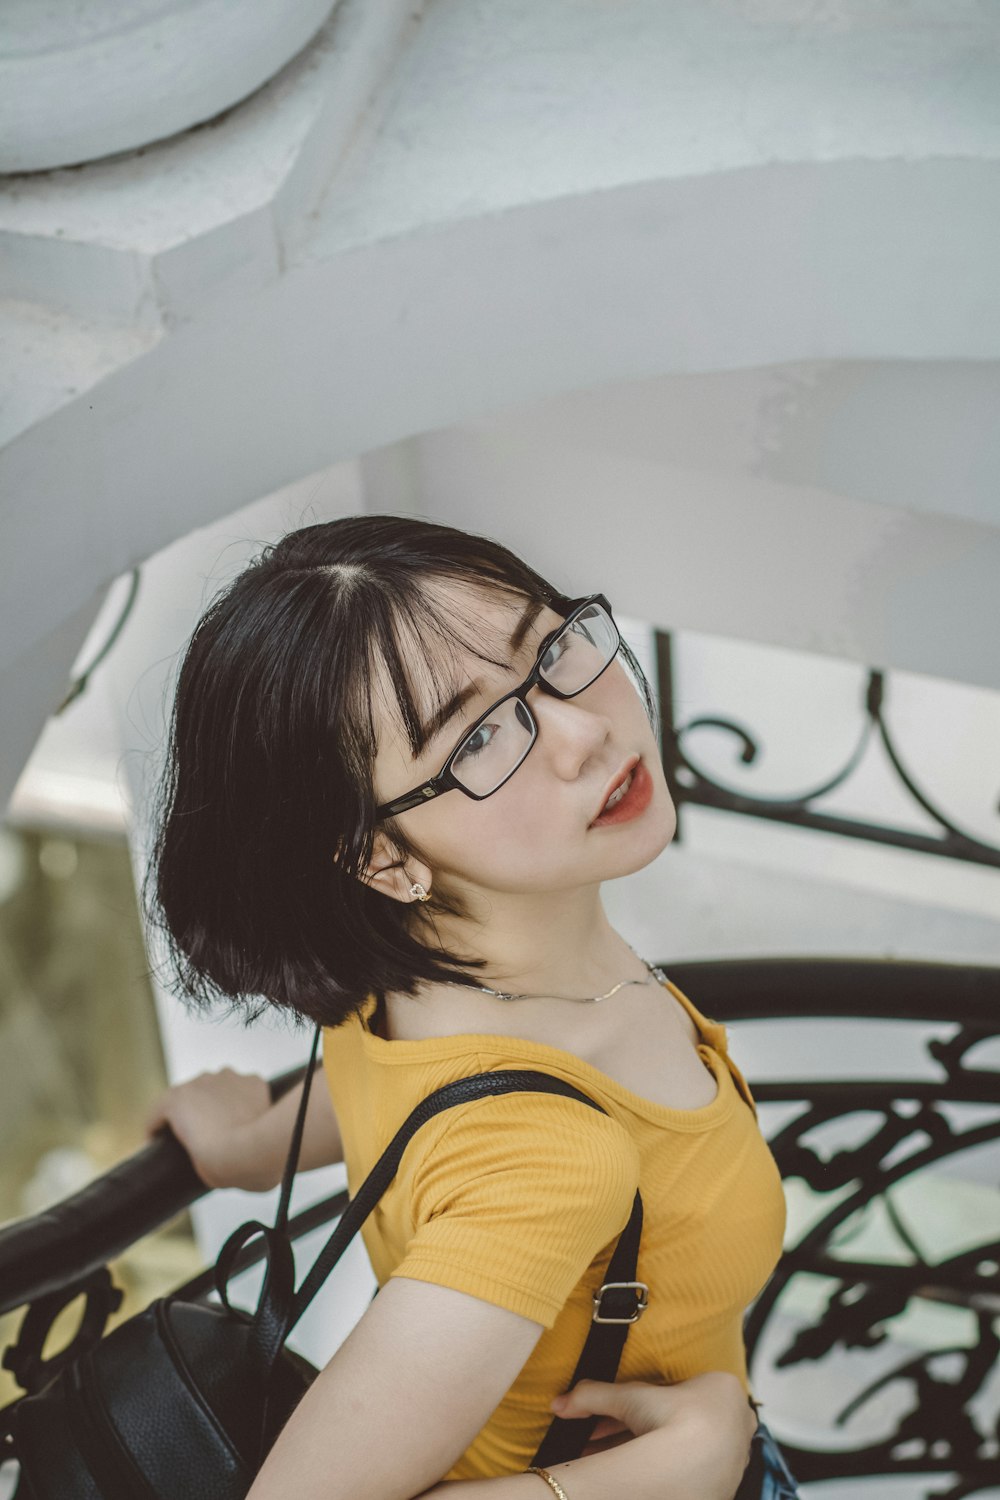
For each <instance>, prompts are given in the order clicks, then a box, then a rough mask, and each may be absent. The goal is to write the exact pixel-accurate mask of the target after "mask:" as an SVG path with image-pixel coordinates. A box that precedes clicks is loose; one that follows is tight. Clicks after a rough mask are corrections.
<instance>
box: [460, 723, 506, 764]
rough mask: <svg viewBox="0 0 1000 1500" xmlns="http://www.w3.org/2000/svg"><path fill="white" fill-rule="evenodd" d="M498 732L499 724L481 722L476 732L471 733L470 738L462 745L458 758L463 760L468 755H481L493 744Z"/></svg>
mask: <svg viewBox="0 0 1000 1500" xmlns="http://www.w3.org/2000/svg"><path fill="white" fill-rule="evenodd" d="M496 732H497V726H496V725H495V724H480V726H479V728H478V729H477V730H476V731H475V733H474V734H470V736H469V738H468V739H467V740H466V742H465V744H464V745H463V746H462V750H461V753H460V755H459V757H458V759H459V760H460V761H462V760H465V759H466V758H467V757H472V756H476V755H481V754H482V752H483V751H484V750H485V749H486V748H487V747H488V746H489V745H490V744H491V742H492V740H493V737H494V736H495V734H496Z"/></svg>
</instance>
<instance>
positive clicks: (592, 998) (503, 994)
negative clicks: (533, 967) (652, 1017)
mask: <svg viewBox="0 0 1000 1500" xmlns="http://www.w3.org/2000/svg"><path fill="white" fill-rule="evenodd" d="M625 943H626V946H627V947H628V948H629V949H631V951H632V952H633V953H635V949H634V948H633V947H632V944H631V943H630V942H629V941H628V939H627V938H626V939H625ZM635 956H636V958H637V959H638V960H639V962H640V963H643V964H645V965H646V968H647V969H648V970H649V973H648V974H647V975H646V977H645V978H644V979H620V980H619V981H618V983H617V984H616V985H613V986H612V987H611V989H610V990H608V992H607V994H604V995H583V996H579V995H516V994H512V993H510V992H509V991H507V990H491V989H490V987H489V985H487V984H477V985H476V989H477V990H482V991H483V993H484V994H485V995H492V996H493V997H494V999H496V1000H572V1001H573V1002H574V1003H575V1004H577V1005H594V1004H596V1003H597V1001H599V1000H610V999H611V996H612V995H617V993H618V991H619V990H621V989H624V988H625V986H626V985H628V984H652V983H654V981H655V982H656V983H658V984H666V983H667V976H666V974H664V972H663V970H662V969H661V968H660V967H659V965H658V964H651V963H650V962H649V960H648V959H646V958H643V957H642V955H641V954H640V953H635Z"/></svg>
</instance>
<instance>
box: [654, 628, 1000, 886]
mask: <svg viewBox="0 0 1000 1500" xmlns="http://www.w3.org/2000/svg"><path fill="white" fill-rule="evenodd" d="M654 646H655V653H656V685H657V696H658V700H659V709H660V721H661V722H660V752H661V756H662V759H663V768H664V771H665V773H666V777H667V784H668V785H669V787H670V792H671V796H672V798H673V801H674V805H675V806H676V808H677V813H678V817H677V832H676V834H675V842H676V843H680V842H682V841H683V816H682V813H681V807H682V805H683V804H684V803H686V802H688V803H692V804H694V805H696V806H701V807H713V808H715V809H717V810H718V811H721V812H727V813H736V814H738V815H741V816H745V817H753V818H765V819H767V820H768V821H770V822H774V823H788V824H791V825H792V826H794V827H796V828H813V829H816V830H817V831H818V832H820V833H832V834H838V835H840V836H841V837H843V838H853V839H865V840H867V841H868V842H869V843H875V844H891V845H893V846H895V847H896V848H899V849H910V850H912V851H914V852H915V853H919V854H937V855H943V856H944V857H945V858H947V859H959V860H965V861H967V862H969V863H971V864H981V865H992V866H993V867H994V868H1000V849H998V848H996V847H994V846H993V845H991V844H987V843H985V842H983V841H982V840H981V839H977V838H974V837H973V836H972V835H971V834H968V833H964V832H963V831H962V830H961V829H960V828H958V827H956V825H955V824H954V823H953V822H952V821H951V819H950V818H948V817H947V816H946V815H945V814H944V813H943V812H941V810H940V808H938V807H936V806H935V805H934V803H933V802H932V801H931V799H930V796H929V795H928V794H927V793H926V792H925V791H922V790H921V788H920V787H919V786H918V785H917V782H916V779H915V777H914V776H913V774H912V772H910V771H908V770H907V769H906V766H905V765H904V763H903V755H902V751H901V750H900V749H899V748H898V746H897V745H896V743H895V740H894V737H893V734H892V731H891V729H890V726H889V723H888V721H887V719H886V715H885V702H886V696H887V691H888V689H887V678H886V674H885V673H884V672H881V671H879V670H878V669H877V668H872V669H871V670H870V671H869V673H868V682H867V686H866V689H865V698H864V713H863V716H862V719H861V722H860V725H859V731H858V741H857V744H856V746H855V748H854V750H853V752H852V753H851V755H850V756H849V757H848V760H847V763H846V764H845V765H844V766H843V767H842V768H841V769H840V770H839V771H838V772H837V774H836V775H835V776H830V777H827V778H826V779H825V780H824V781H823V782H821V783H820V784H819V785H818V786H813V787H811V788H809V789H808V790H807V791H804V792H797V793H795V794H794V795H793V796H787V797H762V796H760V795H754V794H753V793H752V792H750V791H741V790H737V789H736V788H735V787H727V786H723V785H721V784H720V783H719V782H718V781H716V780H715V779H714V778H713V777H712V776H710V775H709V774H708V772H707V771H706V770H705V769H704V768H703V767H702V766H699V764H698V762H697V759H696V758H695V757H694V755H693V753H692V751H691V750H690V749H689V748H688V743H689V741H690V739H691V737H692V736H693V734H694V732H695V731H696V730H698V729H705V728H713V729H722V730H725V731H727V732H728V733H729V734H731V735H733V737H734V739H735V740H737V741H738V742H739V745H740V756H739V758H740V760H741V762H742V763H743V764H744V765H751V764H752V763H753V762H754V761H755V760H756V759H757V752H758V747H757V742H756V740H755V739H754V738H753V735H752V734H751V733H750V732H749V731H748V730H746V729H744V728H743V726H742V725H740V724H737V723H735V722H734V721H733V720H732V719H726V718H721V717H718V716H716V715H711V716H709V715H699V716H698V717H697V718H694V719H689V720H688V721H687V722H686V723H683V724H678V722H677V719H676V705H675V695H674V677H675V673H674V663H673V639H672V636H671V634H670V632H669V631H665V630H658V631H655V632H654ZM876 735H877V736H878V738H879V739H880V740H881V743H882V748H883V749H884V751H885V754H886V757H887V759H888V760H889V762H890V764H891V765H892V767H893V769H894V771H895V772H896V775H897V777H898V778H899V781H900V783H901V784H902V786H903V787H904V788H905V790H906V792H907V793H908V794H909V796H910V798H911V799H912V800H913V801H914V802H915V803H916V804H917V806H918V807H920V808H922V810H923V811H924V812H925V813H927V814H929V815H930V817H931V818H933V820H934V821H935V823H937V825H938V827H939V828H940V829H941V833H940V834H939V835H931V834H923V833H914V832H912V831H911V830H909V829H905V828H893V827H891V826H890V825H888V824H882V823H869V822H866V821H865V820H863V819H860V818H847V817H844V816H842V815H839V814H834V813H829V812H824V811H823V809H822V805H821V804H822V799H823V798H824V797H825V796H826V795H827V793H829V792H832V791H834V789H835V788H837V787H843V786H844V785H845V784H846V783H847V781H848V780H849V779H850V777H851V775H852V773H853V772H854V771H855V770H856V769H857V767H858V766H859V765H860V763H861V761H862V759H863V758H864V755H865V752H866V750H867V749H868V746H869V744H870V742H871V741H872V739H873V738H874V737H875V736H876Z"/></svg>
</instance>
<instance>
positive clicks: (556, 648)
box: [541, 633, 569, 672]
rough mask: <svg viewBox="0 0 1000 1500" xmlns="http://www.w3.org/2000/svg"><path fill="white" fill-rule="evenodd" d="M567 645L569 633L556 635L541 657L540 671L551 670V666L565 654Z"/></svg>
mask: <svg viewBox="0 0 1000 1500" xmlns="http://www.w3.org/2000/svg"><path fill="white" fill-rule="evenodd" d="M568 647H569V634H568V633H567V634H566V635H561V636H558V637H557V638H556V639H555V640H554V641H553V642H552V644H551V646H550V647H549V648H548V650H547V651H546V653H545V655H544V656H543V657H542V667H541V669H542V671H543V672H551V670H552V668H553V667H554V666H556V665H557V663H558V662H560V661H561V660H562V658H563V657H564V656H565V655H566V652H567V649H568ZM553 653H555V654H553Z"/></svg>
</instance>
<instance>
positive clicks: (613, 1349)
mask: <svg viewBox="0 0 1000 1500" xmlns="http://www.w3.org/2000/svg"><path fill="white" fill-rule="evenodd" d="M319 1033H320V1027H317V1028H316V1037H315V1039H314V1042H313V1049H312V1055H311V1057H310V1060H309V1064H308V1071H307V1074H306V1082H305V1087H304V1088H303V1091H302V1100H301V1103H300V1105H299V1114H298V1117H297V1119H296V1123H295V1129H294V1131H293V1137H292V1149H291V1151H290V1152H289V1156H288V1161H287V1162H286V1165H285V1174H284V1177H283V1180H282V1191H281V1200H280V1207H279V1213H278V1224H277V1226H276V1227H279V1228H282V1229H283V1227H284V1214H283V1210H287V1203H288V1196H289V1193H290V1191H291V1180H292V1177H293V1176H294V1173H295V1168H296V1165H297V1164H298V1155H299V1147H300V1145H301V1137H302V1124H303V1122H304V1119H305V1107H306V1100H307V1098H308V1093H309V1087H310V1084H311V1081H312V1073H313V1065H314V1061H315V1056H316V1049H317V1046H318V1041H319ZM514 1093H548V1094H561V1095H563V1096H564V1097H566V1098H570V1099H578V1100H580V1102H581V1103H583V1104H588V1105H590V1107H591V1108H592V1109H596V1110H599V1111H600V1113H601V1114H607V1110H605V1109H604V1108H602V1106H601V1105H600V1104H598V1103H597V1102H596V1101H595V1100H593V1099H591V1098H590V1096H589V1095H588V1094H585V1093H584V1092H583V1091H582V1090H581V1089H578V1088H576V1087H575V1086H574V1085H573V1084H571V1083H567V1082H566V1081H565V1080H564V1079H562V1078H556V1077H554V1076H553V1075H552V1074H550V1073H544V1072H541V1071H539V1070H536V1069H533V1068H506V1069H500V1070H498V1071H496V1072H491V1073H476V1074H473V1075H472V1076H471V1077H469V1078H460V1079H458V1080H457V1081H456V1082H454V1083H447V1084H445V1085H444V1086H443V1087H442V1088H439V1089H436V1090H435V1091H434V1093H433V1094H429V1095H428V1096H427V1098H426V1099H422V1100H421V1102H420V1103H419V1104H418V1105H417V1106H416V1107H415V1108H414V1109H413V1110H412V1111H411V1113H410V1114H409V1115H408V1116H407V1118H406V1119H405V1120H404V1122H403V1124H402V1125H401V1126H400V1128H399V1130H398V1131H397V1132H396V1134H395V1136H394V1137H393V1139H392V1140H391V1141H390V1142H389V1144H388V1146H386V1148H385V1150H384V1151H383V1152H382V1155H381V1156H380V1157H379V1159H378V1161H377V1162H376V1163H375V1165H374V1167H373V1168H372V1170H371V1171H370V1172H369V1174H368V1176H367V1177H366V1178H365V1180H364V1182H363V1183H362V1184H361V1186H360V1187H359V1188H358V1190H357V1192H356V1193H355V1195H354V1197H353V1198H352V1199H351V1200H350V1202H349V1203H348V1205H347V1207H346V1208H345V1209H344V1212H343V1214H342V1215H341V1217H340V1220H339V1222H338V1224H337V1227H336V1228H335V1229H334V1231H333V1233H332V1234H331V1236H330V1238H329V1239H328V1240H327V1242H326V1244H325V1245H324V1246H323V1249H322V1250H321V1251H320V1253H319V1255H318V1256H317V1257H316V1260H315V1261H314V1262H313V1265H312V1267H311V1268H310V1270H309V1271H308V1272H307V1274H306V1275H305V1277H304V1278H303V1280H302V1283H301V1285H300V1286H299V1288H298V1290H297V1291H296V1292H295V1293H294V1295H293V1297H292V1298H291V1302H290V1305H289V1304H288V1303H287V1301H286V1299H285V1297H283V1296H282V1295H281V1293H280V1284H279V1283H278V1282H277V1281H275V1282H273V1283H272V1279H271V1278H270V1277H268V1278H267V1282H266V1283H265V1286H264V1288H263V1291H262V1294H261V1299H260V1304H259V1306H258V1309H257V1314H256V1316H255V1332H256V1334H257V1337H258V1341H259V1343H260V1354H261V1357H262V1358H263V1359H264V1361H265V1364H266V1366H267V1368H270V1367H271V1365H272V1364H273V1362H274V1360H275V1359H276V1358H277V1355H278V1352H279V1351H280V1349H281V1346H282V1344H284V1342H285V1340H286V1338H287V1337H288V1335H289V1334H290V1333H291V1331H292V1329H293V1328H294V1327H295V1325H296V1323H297V1322H298V1321H299V1319H300V1318H301V1317H302V1314H303V1313H304V1312H305V1310H306V1308H307V1307H308V1306H309V1303H310V1302H311V1301H312V1299H313V1298H314V1297H315V1295H316V1293H317V1292H318V1290H319V1288H320V1287H321V1286H322V1284H323V1282H324V1281H325V1280H326V1278H327V1276H329V1274H330V1272H331V1271H332V1270H333V1268H334V1266H335V1265H336V1264H337V1262H338V1260H339V1259H340V1257H341V1256H342V1255H343V1253H344V1251H345V1250H346V1249H347V1246H348V1245H349V1244H350V1242H351V1240H352V1239H353V1238H354V1236H355V1235H356V1234H357V1232H358V1230H359V1229H360V1228H361V1226H362V1224H363V1223H364V1222H365V1220H366V1219H367V1218H368V1215H369V1214H370V1213H371V1211H372V1209H373V1208H374V1207H375V1205H376V1203H377V1202H378V1201H379V1199H380V1198H381V1196H382V1194H383V1193H384V1192H385V1190H386V1188H387V1187H388V1186H389V1184H390V1182H391V1181H392V1179H393V1178H394V1177H395V1175H396V1171H397V1169H398V1167H399V1163H400V1160H401V1159H402V1155H403V1152H404V1150H405V1149H406V1146H407V1145H408V1144H409V1142H410V1140H411V1139H412V1138H413V1136H414V1135H415V1134H416V1132H417V1131H418V1130H419V1129H420V1127H421V1125H423V1124H425V1123H426V1122H427V1121H428V1120H429V1119H431V1118H433V1116H434V1115H437V1114H440V1113H441V1111H442V1110H445V1109H452V1108H453V1107H454V1106H455V1105H456V1104H464V1103H466V1102H468V1101H469V1100H471V1099H482V1098H486V1097H489V1096H492V1095H500V1094H514ZM641 1235H642V1199H641V1197H640V1195H639V1192H638V1189H637V1190H636V1194H635V1200H634V1202H633V1204H632V1213H631V1216H630V1218H629V1221H628V1223H627V1224H626V1226H625V1228H624V1229H623V1231H622V1233H621V1235H620V1236H619V1239H618V1244H617V1246H616V1248H615V1251H614V1254H613V1255H612V1257H611V1260H610V1262H609V1264H608V1269H607V1272H606V1276H605V1281H604V1286H603V1287H602V1288H600V1289H597V1288H595V1296H594V1314H593V1320H592V1322H591V1325H590V1331H589V1333H588V1335H587V1340H586V1343H585V1344H584V1347H583V1352H582V1353H581V1355H580V1359H579V1361H578V1363H577V1366H576V1369H575V1370H574V1372H573V1379H572V1381H571V1383H570V1384H571V1386H572V1385H575V1384H576V1382H577V1381H578V1380H584V1379H587V1380H614V1378H615V1374H616V1372H617V1369H618V1364H619V1361H620V1359H621V1354H622V1349H623V1348H624V1345H625V1338H626V1336H627V1334H628V1330H629V1327H630V1325H631V1324H632V1323H634V1322H635V1321H636V1319H637V1318H638V1317H639V1315H640V1314H641V1312H642V1310H643V1308H644V1307H645V1305H646V1293H647V1288H645V1287H644V1286H643V1285H642V1283H640V1282H637V1281H636V1279H635V1272H636V1262H637V1258H638V1254H639V1240H640V1237H641ZM616 1283H617V1285H615V1284H616ZM276 1302H284V1303H285V1305H284V1306H278V1305H275V1304H276ZM597 1420H598V1419H597V1417H585V1418H579V1419H574V1420H566V1419H563V1418H561V1417H555V1418H553V1421H552V1423H551V1425H550V1427H549V1430H548V1432H547V1434H546V1437H545V1439H544V1441H543V1442H542V1445H541V1447H540V1448H539V1450H538V1453H537V1454H536V1455H535V1460H534V1461H535V1462H536V1463H538V1464H539V1465H542V1466H543V1467H544V1466H545V1465H546V1464H549V1463H559V1462H564V1461H566V1460H567V1459H568V1458H573V1457H576V1456H577V1454H578V1453H579V1452H580V1449H581V1448H582V1447H583V1446H584V1444H585V1443H586V1441H587V1438H588V1437H589V1435H590V1433H591V1431H592V1430H593V1428H594V1426H595V1425H596V1423H597Z"/></svg>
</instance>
